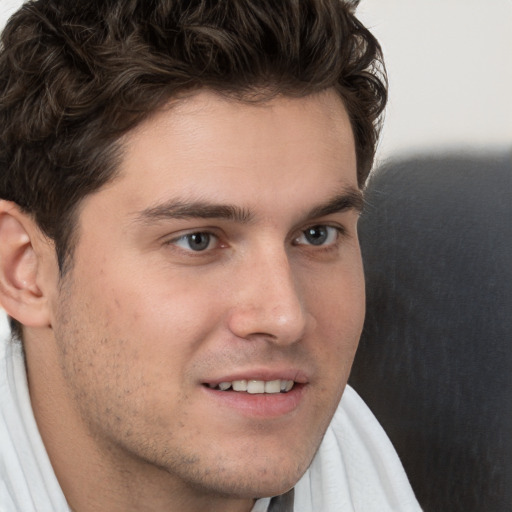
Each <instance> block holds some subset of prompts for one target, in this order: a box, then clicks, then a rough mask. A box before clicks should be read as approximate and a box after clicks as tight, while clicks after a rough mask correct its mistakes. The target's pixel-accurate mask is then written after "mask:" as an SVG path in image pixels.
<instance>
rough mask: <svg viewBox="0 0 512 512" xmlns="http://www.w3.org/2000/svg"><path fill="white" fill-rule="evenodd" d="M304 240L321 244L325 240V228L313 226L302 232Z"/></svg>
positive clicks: (313, 243)
mask: <svg viewBox="0 0 512 512" xmlns="http://www.w3.org/2000/svg"><path fill="white" fill-rule="evenodd" d="M304 234H305V236H306V240H307V241H308V242H309V243H310V244H312V245H322V244H323V243H324V242H325V241H326V240H327V228H325V227H322V226H314V227H312V228H309V229H308V230H306V232H305V233H304Z"/></svg>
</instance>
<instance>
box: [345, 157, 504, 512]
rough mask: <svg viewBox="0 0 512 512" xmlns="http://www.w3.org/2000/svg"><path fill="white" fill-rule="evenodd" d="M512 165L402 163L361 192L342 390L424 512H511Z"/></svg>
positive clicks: (447, 160)
mask: <svg viewBox="0 0 512 512" xmlns="http://www.w3.org/2000/svg"><path fill="white" fill-rule="evenodd" d="M511 157H512V153H511V152H505V153H503V154H500V155H489V154H485V155H484V154H482V155H477V156H473V157H470V156H460V155H451V156H450V155H444V156H442V157H439V156H438V157H425V158H414V159H408V160H402V161H398V162H394V163H391V164H389V165H386V166H385V167H383V168H381V169H379V170H378V171H377V172H376V173H375V174H374V176H373V177H372V179H371V181H370V183H369V186H368V190H367V203H368V204H367V208H366V211H365V213H364V214H363V216H362V218H361V221H360V237H361V245H362V251H363V260H364V264H365V270H366V276H367V317H366V322H365V326H364V332H363V336H362V340H361V344H360V348H359V351H358V353H357V356H356V360H355V363H354V367H353V370H352V374H351V378H350V383H351V384H352V385H353V386H354V387H355V388H356V390H357V391H358V392H359V393H360V395H361V396H362V397H363V399H364V400H365V401H366V402H367V403H368V405H369V406H370V408H371V409H372V410H373V412H374V413H375V415H376V416H377V418H378V419H379V420H380V422H381V424H382V425H383V426H384V428H385V430H386V431H387V433H388V435H389V436H390V438H391V440H392V442H393V443H394V445H395V447H396V449H397V451H398V453H399V455H400V457H401V459H402V462H403V464H404V467H405V469H406V472H407V473H408V475H409V478H410V481H411V484H412V486H413V488H414V490H415V492H416V494H417V497H418V499H419V501H420V503H421V505H422V506H423V508H424V510H425V511H426V512H458V511H460V512H472V511H474V512H506V511H512V158H511Z"/></svg>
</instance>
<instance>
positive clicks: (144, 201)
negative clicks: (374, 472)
mask: <svg viewBox="0 0 512 512" xmlns="http://www.w3.org/2000/svg"><path fill="white" fill-rule="evenodd" d="M124 148H125V151H124V157H123V160H122V162H121V165H120V175H119V176H118V177H117V178H116V179H115V180H114V181H113V182H112V183H111V184H109V185H107V186H105V187H104V188H102V189H101V190H100V191H99V192H97V193H95V194H93V195H91V196H89V197H88V198H86V199H85V201H84V202H83V205H82V207H81V210H80V217H79V226H78V235H79V239H78V243H77V246H76V250H75V253H74V266H73V268H72V270H71V271H70V272H69V274H68V275H66V277H65V278H64V280H63V282H62V283H60V284H61V288H60V290H59V292H58V293H56V295H55V299H54V300H53V304H52V308H53V319H52V326H53V330H54V336H55V337H54V340H55V347H56V351H55V353H56V354H57V358H58V361H59V364H58V368H56V371H58V372H60V374H61V376H62V382H63V383H65V384H64V385H65V386H66V388H67V390H69V391H70V393H69V394H68V395H69V397H70V401H71V402H72V404H73V406H76V409H75V410H76V411H77V412H76V418H74V420H77V418H78V422H79V423H80V425H82V427H83V432H84V435H86V436H88V437H89V439H92V440H93V442H94V445H95V447H96V448H97V450H98V453H100V454H102V456H103V457H104V459H105V461H108V462H106V464H107V465H108V464H111V465H112V467H114V466H115V467H119V468H124V470H130V471H132V470H134V469H135V468H137V467H138V468H140V469H141V470H143V468H146V469H147V468H153V469H154V468H157V469H158V470H162V471H163V472H165V474H166V478H168V479H169V481H170V482H171V481H172V482H173V483H174V484H175V485H176V486H178V487H179V486H184V487H188V488H194V489H196V490H197V492H206V493H213V494H216V495H219V494H227V495H236V496H240V497H244V498H249V497H256V496H261V495H274V494H278V493H281V492H283V491H285V490H287V489H288V488H290V487H291V486H293V485H294V484H295V482H296V481H297V480H298V479H299V478H300V476H301V475H302V474H303V472H304V471H305V470H306V469H307V467H308V465H309V463H310V462H311V459H312V457H313V456H314V454H315V452H316V450H317V448H318V445H319V443H320V441H321V439H322V436H323V434H324V432H325V429H326V428H327V426H328V424H329V421H330V419H331V417H332V415H333V413H334V411H335V409H336V407H337V404H338V402H339V400H340V397H341V394H342V392H343V389H344V386H345V384H346V381H347V378H348V373H349V369H350V366H351V363H352V360H353V356H354V351H355V349H356V345H357V342H358V339H359V335H360V331H361V327H362V321H363V314H364V291H363V277H362V266H361V259H360V252H359V246H358V240H357V233H356V224H357V218H358V212H357V207H358V206H359V196H358V193H359V192H358V189H357V180H356V161H355V150H354V142H353V137H352V133H351V128H350V123H349V120H348V118H347V115H346V113H345V110H344V108H343V106H342V103H341V101H340V100H339V99H338V97H337V96H336V95H335V94H334V92H332V91H329V92H326V93H323V94H320V95H315V96H309V97H306V98H301V99H288V98H277V99H274V100H272V101H269V102H267V103H264V104H256V105H249V104H242V103H239V102H236V101H234V100H227V99H223V98H221V97H219V96H217V95H215V94H213V93H208V92H200V93H198V94H196V95H194V96H193V97H191V98H188V99H186V100H183V101H180V102H177V103H176V104H174V105H173V106H172V108H169V109H167V110H165V111H161V112H159V113H158V114H157V115H155V116H153V117H152V118H151V119H149V120H148V121H147V122H145V123H144V124H143V125H141V126H139V127H138V128H137V129H136V130H135V131H134V132H132V133H131V134H129V136H127V138H126V139H125V141H124ZM292 385H293V387H291V386H292ZM234 387H235V388H237V389H242V391H235V390H234V389H233V388H234ZM290 387H291V390H290V389H289V388H290ZM225 388H227V389H225ZM246 388H248V389H247V391H243V389H246ZM283 388H284V390H285V392H280V391H281V389H283ZM264 390H266V392H263V391H264ZM274 391H278V392H276V393H274ZM70 410H71V409H70ZM84 456H85V457H87V455H84ZM148 470H149V469H148Z"/></svg>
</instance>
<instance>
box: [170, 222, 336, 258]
mask: <svg viewBox="0 0 512 512" xmlns="http://www.w3.org/2000/svg"><path fill="white" fill-rule="evenodd" d="M314 230H316V231H319V230H326V231H328V233H327V237H329V236H330V237H331V238H332V237H333V236H334V237H335V238H334V240H331V241H330V242H329V243H328V244H325V243H320V244H318V245H317V244H315V243H301V242H300V239H301V238H303V237H307V236H308V232H309V234H312V232H313V231H314ZM345 234H346V232H345V229H344V228H343V227H341V226H331V225H328V224H314V225H312V226H309V227H307V228H305V229H303V230H301V232H300V234H299V236H296V237H294V238H293V239H292V245H294V246H299V245H304V246H308V247H313V248H315V249H316V250H324V251H325V250H329V249H333V248H334V247H337V245H338V241H339V239H340V238H341V237H343V236H344V235H345ZM195 236H202V237H207V238H208V240H207V245H206V246H205V247H204V249H201V250H194V249H192V248H191V247H190V241H191V239H192V237H195ZM214 240H217V244H219V243H221V242H220V238H219V236H218V235H216V234H215V233H212V232H211V231H193V232H190V233H185V234H183V235H181V236H179V237H176V238H173V239H171V240H168V241H166V242H165V245H174V246H177V247H178V248H180V249H182V250H183V251H186V252H189V253H191V254H197V255H200V254H205V253H209V252H210V251H211V250H213V249H217V248H222V244H221V246H220V247H213V248H211V247H210V245H211V243H212V242H213V241H214ZM180 242H184V243H187V244H188V247H181V246H180V245H179V243H180ZM224 247H227V244H226V245H224Z"/></svg>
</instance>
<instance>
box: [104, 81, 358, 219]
mask: <svg viewBox="0 0 512 512" xmlns="http://www.w3.org/2000/svg"><path fill="white" fill-rule="evenodd" d="M346 187H357V178H356V156H355V148H354V140H353V136H352V130H351V126H350V121H349V119H348V116H347V113H346V111H345V108H344V106H343V103H342V101H341V99H340V98H339V96H338V95H337V94H336V93H335V92H334V91H333V90H327V91H324V92H322V93H319V94H315V95H310V96H306V97H303V98H289V97H277V98H274V99H272V100H269V101H265V102H257V103H249V102H240V101H238V100H233V99H228V98H225V97H222V96H220V95H218V94H216V93H213V92H209V91H202V92H199V93H196V94H194V95H193V96H190V97H188V98H186V99H180V100H177V101H174V102H172V103H170V104H169V105H167V106H166V107H165V108H163V109H161V110H160V111H158V112H157V113H156V114H155V115H153V116H152V117H151V118H149V119H148V120H147V121H145V122H144V123H142V124H141V125H140V126H138V127H137V128H136V129H135V130H133V131H132V132H130V133H129V134H128V135H127V136H126V137H125V139H124V140H123V156H122V160H121V163H120V172H119V176H118V179H116V180H115V181H114V182H113V184H112V186H111V188H112V193H115V190H117V191H118V193H119V194H120V195H123V197H124V201H125V202H127V201H128V202H130V203H131V206H132V210H136V209H137V208H139V209H146V208H148V207H150V206H151V204H158V203H160V202H164V201H168V200H169V199H170V198H172V197H173V196H178V198H179V199H184V200H204V199H208V200H210V199H211V200H214V201H216V202H229V203H233V202H235V200H240V201H245V202H249V203H253V204H258V205H260V206H263V205H265V204H266V205H271V204H276V202H278V201H283V200H287V201H295V202H296V201H301V200H302V198H301V196H304V192H305V191H306V192H308V191H309V194H310V196H311V197H312V199H313V198H314V195H315V193H318V194H319V195H320V196H322V197H323V196H325V195H326V194H328V193H330V194H331V195H332V193H333V189H337V190H340V189H343V188H346ZM329 191H330V192H329ZM322 197H319V200H321V199H322Z"/></svg>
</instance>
